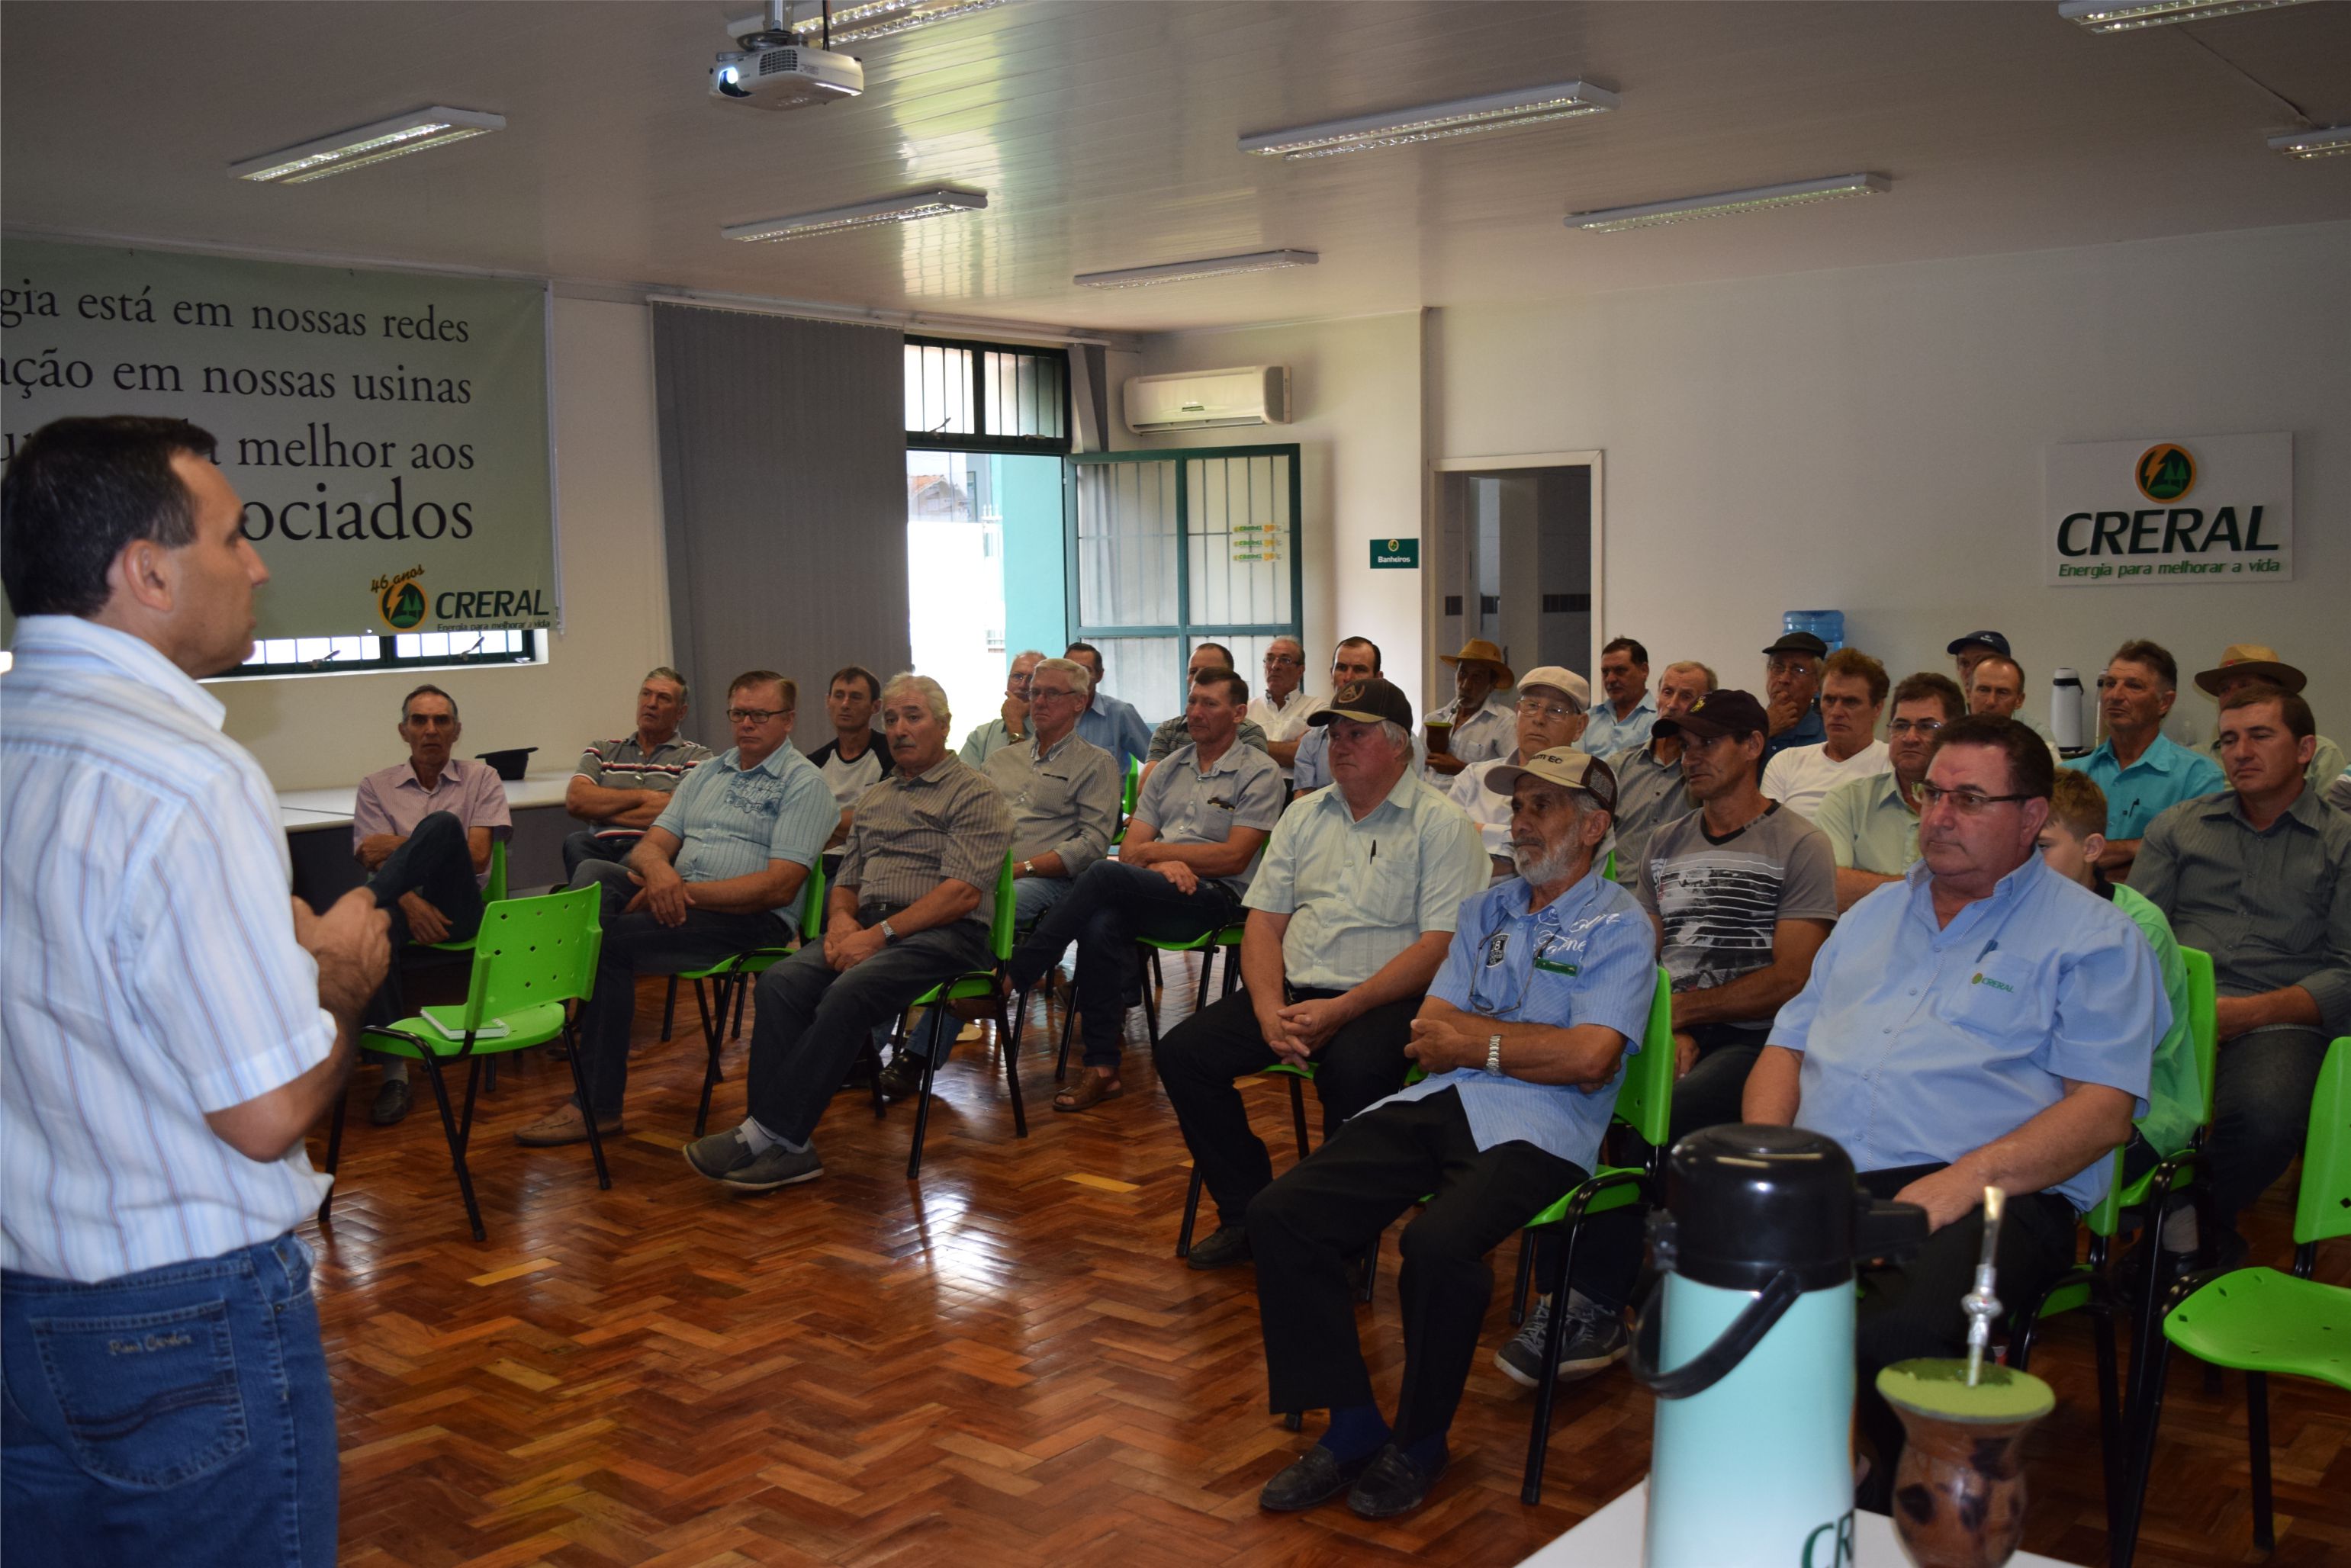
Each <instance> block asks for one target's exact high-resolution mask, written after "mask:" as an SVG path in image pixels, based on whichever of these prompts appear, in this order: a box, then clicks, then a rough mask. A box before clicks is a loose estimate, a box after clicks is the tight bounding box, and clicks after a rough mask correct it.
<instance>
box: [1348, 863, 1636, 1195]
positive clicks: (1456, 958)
mask: <svg viewBox="0 0 2351 1568" xmlns="http://www.w3.org/2000/svg"><path fill="white" fill-rule="evenodd" d="M1532 892H1533V890H1532V889H1531V888H1530V887H1528V885H1527V882H1526V879H1525V878H1524V877H1512V878H1511V879H1510V881H1508V882H1506V883H1501V884H1500V885H1499V886H1498V887H1492V888H1489V889H1488V890H1487V891H1486V892H1484V893H1482V894H1479V895H1478V896H1477V897H1476V898H1473V899H1471V900H1469V902H1468V903H1467V904H1463V905H1462V906H1461V915H1460V924H1459V925H1458V926H1457V927H1456V928H1455V930H1454V933H1453V946H1450V947H1448V948H1447V949H1446V952H1445V967H1444V968H1442V969H1441V970H1439V971H1437V983H1436V984H1435V985H1433V986H1431V987H1429V988H1428V994H1429V995H1430V996H1432V997H1437V998H1442V999H1444V1000H1446V1001H1448V1002H1450V1003H1452V1004H1453V1005H1454V1006H1455V1007H1457V1008H1459V1009H1461V1010H1462V1011H1463V1012H1465V1013H1476V1014H1479V1015H1480V1016H1482V1017H1485V1018H1490V1019H1496V1020H1498V1021H1500V1022H1505V1023H1539V1024H1550V1025H1552V1026H1553V1027H1554V1028H1558V1029H1568V1028H1571V1027H1573V1026H1574V1025H1577V1024H1601V1025H1604V1026H1605V1027H1607V1028H1609V1029H1613V1030H1615V1031H1616V1032H1617V1033H1618V1034H1621V1035H1623V1036H1624V1037H1625V1061H1631V1060H1632V1058H1633V1054H1634V1052H1635V1051H1639V1050H1640V1049H1641V1036H1642V1034H1643V1032H1644V1031H1645V1030H1646V1029H1647V1028H1648V1022H1649V1003H1650V1001H1651V999H1652V998H1653V997H1654V996H1655V995H1656V986H1657V961H1656V932H1655V930H1654V929H1653V928H1652V927H1651V926H1650V925H1649V917H1648V916H1647V915H1644V914H1643V913H1642V912H1641V906H1640V904H1638V903H1636V902H1635V900H1634V897H1633V895H1632V894H1629V893H1626V892H1625V890H1624V889H1623V888H1621V887H1619V886H1617V885H1616V884H1615V883H1613V882H1610V881H1609V880H1608V879H1607V878H1606V877H1604V876H1602V875H1601V874H1600V873H1599V872H1598V871H1597V870H1596V869H1595V870H1593V871H1592V872H1590V873H1587V874H1586V875H1585V876H1584V878H1583V881H1581V882H1579V883H1576V884H1575V885H1574V886H1573V887H1571V888H1569V889H1568V890H1567V891H1566V892H1565V893H1563V894H1560V895H1559V896H1558V897H1557V898H1555V899H1553V900H1552V901H1551V903H1549V904H1545V905H1544V906H1543V907H1542V908H1541V909H1539V910H1536V911H1534V912H1533V913H1531V914H1530V913H1529V912H1528V909H1527V905H1528V904H1529V902H1530V901H1531V897H1532ZM1502 1067H1503V1072H1502V1074H1501V1075H1500V1076H1499V1077H1497V1076H1496V1075H1495V1074H1493V1073H1490V1072H1488V1071H1486V1070H1485V1069H1484V1068H1482V1067H1457V1068H1455V1069H1454V1070H1453V1071H1450V1072H1440V1073H1437V1075H1435V1076H1434V1077H1430V1078H1424V1079H1422V1080H1421V1081H1420V1082H1417V1083H1415V1084H1412V1085H1410V1086H1409V1087H1407V1088H1405V1089H1403V1090H1400V1091H1398V1092H1396V1093H1394V1094H1391V1095H1389V1096H1388V1098H1387V1099H1386V1100H1383V1101H1381V1102H1379V1104H1381V1105H1384V1104H1387V1103H1389V1102H1390V1101H1399V1100H1419V1099H1423V1098H1425V1097H1426V1096H1428V1095H1431V1094H1435V1093H1437V1092H1441V1091H1443V1090H1447V1089H1452V1090H1456V1091H1458V1092H1459V1093H1460V1096H1461V1110H1462V1113H1464V1114H1465V1115H1467V1116H1468V1118H1469V1134H1470V1136H1471V1137H1473V1138H1475V1139H1477V1141H1478V1146H1479V1148H1480V1149H1490V1148H1494V1147H1496V1146H1498V1145H1502V1144H1508V1143H1514V1142H1515V1143H1527V1144H1532V1145H1535V1147H1537V1148H1539V1149H1541V1150H1542V1151H1543V1152H1544V1153H1545V1154H1548V1155H1556V1156H1558V1157H1559V1158H1561V1159H1562V1160H1565V1161H1567V1162H1568V1163H1569V1164H1571V1165H1575V1166H1582V1167H1583V1169H1584V1170H1585V1171H1587V1172H1588V1171H1590V1170H1591V1169H1592V1168H1593V1161H1595V1160H1596V1159H1597V1158H1598V1157H1599V1155H1600V1134H1603V1133H1604V1132H1606V1131H1607V1130H1608V1118H1609V1116H1610V1115H1611V1114H1612V1113H1614V1111H1615V1108H1616V1091H1617V1090H1618V1089H1620V1088H1621V1087H1623V1085H1624V1082H1625V1068H1624V1065H1623V1063H1622V1062H1620V1063H1618V1065H1617V1068H1616V1074H1615V1076H1614V1077H1613V1078H1611V1079H1609V1081H1608V1082H1605V1083H1604V1084H1602V1085H1601V1086H1600V1087H1599V1088H1597V1089H1595V1090H1593V1091H1592V1092H1590V1093H1586V1092H1583V1090H1582V1089H1581V1088H1578V1087H1577V1086H1575V1085H1574V1084H1571V1083H1530V1082H1527V1081H1526V1080H1525V1079H1523V1078H1513V1077H1511V1076H1510V1072H1509V1069H1510V1052H1509V1049H1508V1048H1507V1047H1506V1048H1504V1051H1503V1054H1502ZM1377 1108H1378V1106H1376V1105H1375V1106H1374V1107H1372V1109H1374V1110H1376V1109H1377Z"/></svg>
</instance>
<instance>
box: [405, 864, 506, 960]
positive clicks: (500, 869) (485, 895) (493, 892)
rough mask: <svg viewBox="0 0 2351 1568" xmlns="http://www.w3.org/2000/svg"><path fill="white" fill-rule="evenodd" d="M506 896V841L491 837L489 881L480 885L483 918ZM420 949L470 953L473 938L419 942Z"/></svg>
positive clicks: (472, 946) (461, 937) (472, 947)
mask: <svg viewBox="0 0 2351 1568" xmlns="http://www.w3.org/2000/svg"><path fill="white" fill-rule="evenodd" d="M506 895H507V841H506V840H504V839H501V838H497V837H496V836H493V837H492V838H491V840H490V880H489V881H488V882H486V883H483V884H482V904H483V910H484V913H483V918H484V919H487V918H488V917H489V916H488V906H489V905H491V904H496V903H497V902H498V901H500V900H501V899H503V898H505V897H506ZM417 946H420V947H431V948H433V949H434V950H435V951H436V952H442V953H470V952H472V951H473V950H474V938H472V937H471V936H460V937H457V938H456V939H455V940H454V941H449V942H420V943H418V944H417Z"/></svg>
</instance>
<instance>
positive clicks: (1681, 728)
mask: <svg viewBox="0 0 2351 1568" xmlns="http://www.w3.org/2000/svg"><path fill="white" fill-rule="evenodd" d="M1799 634H1800V635H1801V633H1799ZM1770 727H1771V721H1770V720H1769V719H1767V718H1765V717H1764V716H1763V705H1762V704H1761V703H1759V702H1757V701H1756V700H1755V699H1754V698H1753V697H1751V696H1750V695H1748V694H1747V693H1745V692H1742V691H1740V690H1738V689H1737V688H1735V687H1734V688H1732V689H1730V690H1729V691H1720V692H1708V694H1707V695H1704V696H1702V697H1700V698H1698V701H1697V702H1695V703H1693V704H1691V705H1690V710H1689V712H1687V713H1686V714H1684V715H1682V716H1681V717H1679V718H1661V719H1659V720H1658V721H1657V722H1656V726H1655V727H1652V728H1651V729H1650V731H1649V733H1650V734H1651V735H1662V736H1676V735H1687V736H1689V737H1691V738H1693V739H1696V740H1712V739H1714V738H1715V737H1717V736H1723V735H1764V734H1768V733H1770Z"/></svg>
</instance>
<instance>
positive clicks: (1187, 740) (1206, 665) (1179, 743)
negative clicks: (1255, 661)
mask: <svg viewBox="0 0 2351 1568" xmlns="http://www.w3.org/2000/svg"><path fill="white" fill-rule="evenodd" d="M1232 668H1233V656H1232V654H1231V653H1229V652H1228V651H1227V649H1226V647H1225V645H1224V644H1223V643H1201V644H1200V645H1199V646H1198V647H1196V648H1195V649H1193V650H1192V669H1191V674H1190V675H1189V676H1188V677H1187V678H1186V684H1185V704H1184V711H1183V712H1182V713H1179V714H1177V715H1176V716H1175V717H1174V718H1171V719H1169V720H1167V721H1166V722H1165V724H1162V725H1161V726H1160V727H1158V728H1156V729H1155V730H1153V731H1152V732H1151V750H1150V753H1149V755H1147V756H1145V757H1144V759H1143V782H1144V783H1148V782H1150V779H1151V770H1152V769H1153V768H1156V767H1157V766H1159V764H1160V763H1161V762H1162V761H1164V760H1165V758H1166V757H1167V755H1168V754H1169V753H1170V752H1173V751H1175V750H1176V749H1177V748H1178V747H1185V746H1189V745H1190V744H1191V743H1192V741H1191V735H1192V731H1191V723H1192V706H1191V695H1190V694H1191V693H1192V691H1193V690H1194V689H1196V687H1197V686H1198V685H1199V684H1200V682H1201V681H1202V680H1203V679H1205V678H1206V677H1207V676H1209V675H1211V674H1230V673H1232ZM1242 685H1243V689H1247V685H1248V683H1246V682H1244V683H1242ZM1300 722H1301V723H1303V722H1304V721H1303V720H1301V721H1300ZM1239 735H1240V743H1241V744H1242V745H1243V746H1247V747H1254V748H1255V749H1257V750H1259V751H1264V750H1266V749H1267V747H1266V738H1265V730H1264V729H1263V728H1262V727H1260V726H1259V724H1258V723H1257V721H1256V720H1254V719H1251V718H1248V717H1246V716H1245V717H1243V718H1242V720H1241V723H1240V732H1239Z"/></svg>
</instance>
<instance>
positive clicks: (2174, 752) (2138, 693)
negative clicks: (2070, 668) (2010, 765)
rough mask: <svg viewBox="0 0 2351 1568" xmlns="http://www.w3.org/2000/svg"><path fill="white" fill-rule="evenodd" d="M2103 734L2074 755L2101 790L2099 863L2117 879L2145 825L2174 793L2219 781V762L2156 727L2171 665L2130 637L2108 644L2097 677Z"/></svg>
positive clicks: (2191, 792) (2206, 789)
mask: <svg viewBox="0 0 2351 1568" xmlns="http://www.w3.org/2000/svg"><path fill="white" fill-rule="evenodd" d="M2098 689H2099V695H2098V707H2099V712H2100V715H2101V716H2103V717H2104V718H2105V724H2106V738H2105V740H2103V741H2100V742H2099V743H2098V747H2097V749H2096V750H2095V751H2093V752H2091V753H2090V754H2089V755H2088V756H2087V757H2085V758H2081V759H2080V760H2079V761H2075V762H2068V763H2066V764H2064V766H2066V767H2068V768H2080V769H2081V770H2082V771H2083V772H2085V773H2086V774H2088V775H2089V776H2090V781H2091V782H2092V783H2094V784H2095V785H2096V786H2097V787H2098V789H2099V791H2100V792H2101V793H2103V794H2104V795H2105V798H2106V832H2107V835H2108V836H2107V839H2106V849H2105V854H2103V855H2101V856H2100V857H2099V859H2098V865H2099V869H2101V870H2102V871H2104V872H2105V873H2106V874H2107V875H2108V876H2110V877H2113V878H2114V879H2115V880H2116V881H2117V882H2119V881H2122V880H2124V879H2125V878H2126V877H2127V876H2128V875H2129V874H2130V869H2131V862H2132V861H2133V860H2134V859H2136V858H2137V855H2138V840H2139V835H2140V834H2141V833H2142V832H2144V831H2147V824H2148V823H2149V822H2151V821H2155V819H2156V818H2157V817H2158V816H2159V815H2161V814H2162V813H2163V812H2164V811H2165V810H2168V809H2169V808H2171V807H2173V806H2176V805H2178V804H2179V802H2180V801H2182V800H2194V799H2196V798H2197V797H2198V796H2199V795H2210V794H2211V793H2213V792H2214V791H2216V790H2218V789H2221V788H2222V787H2223V786H2224V785H2225V783H2226V782H2227V781H2226V780H2225V779H2222V778H2221V776H2220V767H2219V766H2218V765H2217V764H2216V763H2214V762H2213V761H2212V759H2211V758H2209V757H2199V755H2197V754H2196V753H2195V752H2193V751H2190V750H2189V749H2188V748H2187V747H2184V746H2181V745H2180V744H2179V742H2177V741H2175V740H2172V739H2171V738H2170V737H2168V736H2166V735H2165V734H2164V733H2163V720H2164V717H2165V716H2166V715H2168V714H2169V713H2170V712H2171V705H2172V703H2173V702H2175V701H2176V700H2178V698H2179V663H2178V662H2177V661H2176V660H2174V659H2173V658H2172V656H2171V655H2170V653H2168V652H2166V651H2165V650H2164V649H2162V648H2161V647H2158V645H2156V644H2155V643H2149V642H2147V641H2145V640H2143V639H2142V640H2138V641H2135V642H2129V643H2124V644H2123V645H2122V646H2121V647H2119V648H2117V649H2116V650H2115V656H2114V657H2113V658H2112V659H2110V660H2108V661H2107V663H2106V673H2105V675H2104V676H2103V677H2102V678H2101V679H2100V680H2099V682H2098Z"/></svg>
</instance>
